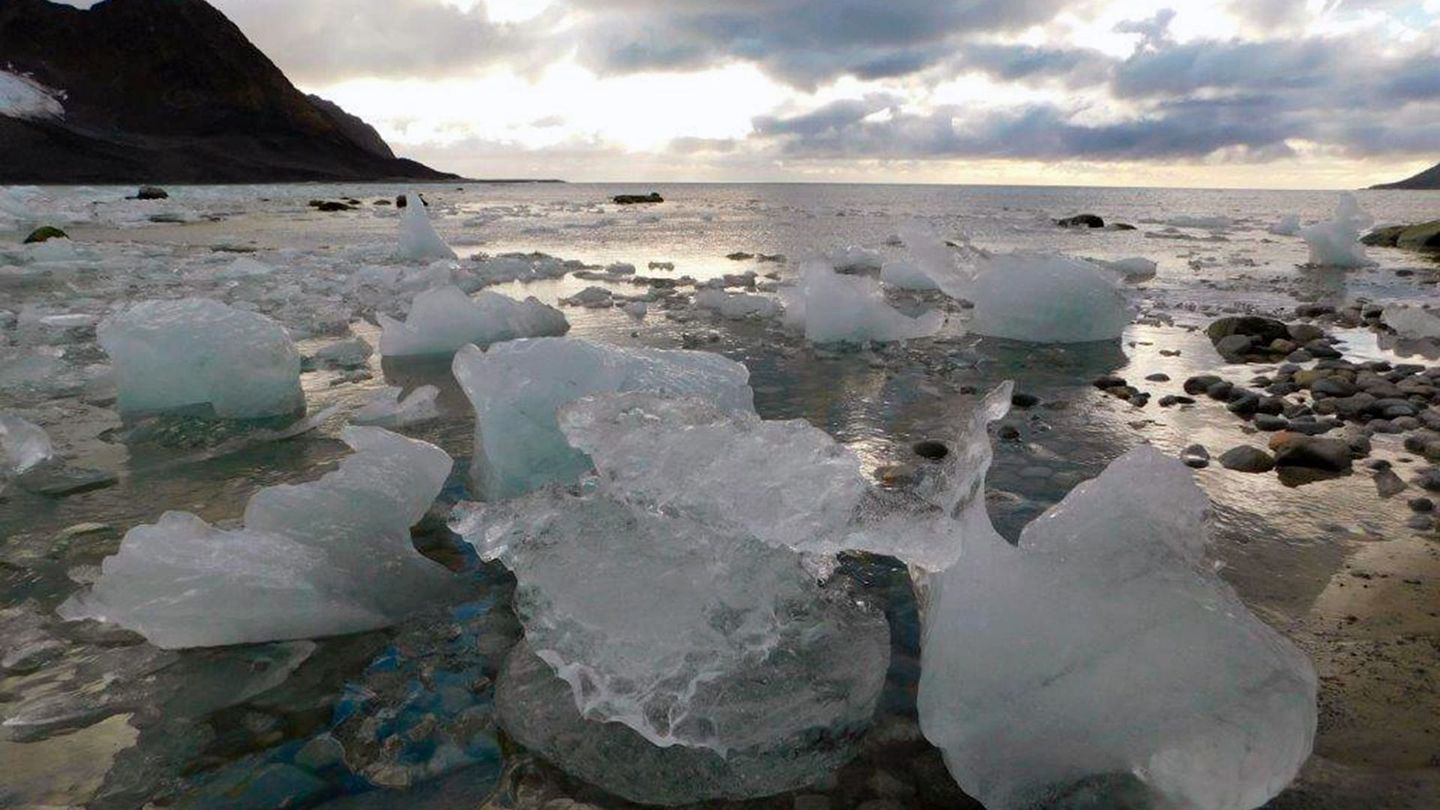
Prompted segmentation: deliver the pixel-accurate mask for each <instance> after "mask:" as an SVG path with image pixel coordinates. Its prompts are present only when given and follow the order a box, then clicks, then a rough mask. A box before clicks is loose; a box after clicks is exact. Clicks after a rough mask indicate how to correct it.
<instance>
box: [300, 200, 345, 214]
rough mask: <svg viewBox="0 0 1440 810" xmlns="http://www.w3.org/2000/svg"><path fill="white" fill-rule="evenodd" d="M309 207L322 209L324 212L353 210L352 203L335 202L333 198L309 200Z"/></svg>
mask: <svg viewBox="0 0 1440 810" xmlns="http://www.w3.org/2000/svg"><path fill="white" fill-rule="evenodd" d="M310 207H311V208H314V209H315V210H317V211H324V212H325V213H334V212H336V211H354V210H355V206H353V205H349V204H347V203H343V202H335V201H333V200H311V201H310Z"/></svg>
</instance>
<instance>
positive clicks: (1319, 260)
mask: <svg viewBox="0 0 1440 810" xmlns="http://www.w3.org/2000/svg"><path fill="white" fill-rule="evenodd" d="M1374 224H1375V218H1374V217H1372V216H1370V215H1369V214H1367V213H1365V211H1364V209H1362V208H1361V207H1360V202H1359V201H1358V200H1356V199H1355V195H1354V194H1351V193H1349V192H1344V193H1342V194H1341V195H1340V202H1339V204H1338V205H1337V206H1336V208H1335V218H1334V219H1331V220H1327V221H1325V222H1317V223H1315V224H1314V225H1310V226H1307V227H1305V228H1301V229H1300V238H1301V239H1304V240H1305V244H1307V245H1309V246H1310V264H1312V265H1314V266H1316V267H1370V266H1371V265H1373V264H1375V262H1374V261H1372V260H1371V259H1370V257H1369V256H1367V255H1366V254H1365V246H1364V245H1362V244H1360V234H1362V233H1364V232H1365V231H1366V230H1367V229H1368V228H1369V227H1370V226H1371V225H1374Z"/></svg>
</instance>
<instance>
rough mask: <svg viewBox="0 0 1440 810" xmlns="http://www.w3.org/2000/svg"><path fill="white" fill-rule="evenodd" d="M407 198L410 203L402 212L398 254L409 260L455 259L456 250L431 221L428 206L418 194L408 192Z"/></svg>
mask: <svg viewBox="0 0 1440 810" xmlns="http://www.w3.org/2000/svg"><path fill="white" fill-rule="evenodd" d="M405 199H406V202H407V203H408V205H406V206H405V210H403V211H401V212H400V248H399V251H398V253H397V254H396V255H397V256H398V257H399V258H401V259H406V260H409V261H430V260H434V259H454V258H455V251H453V250H451V249H450V246H449V245H447V244H445V240H443V239H441V238H440V234H438V233H436V232H435V226H434V225H432V224H431V223H430V214H429V209H428V207H427V206H425V205H424V204H423V203H421V201H420V198H419V196H418V195H416V194H406V195H405Z"/></svg>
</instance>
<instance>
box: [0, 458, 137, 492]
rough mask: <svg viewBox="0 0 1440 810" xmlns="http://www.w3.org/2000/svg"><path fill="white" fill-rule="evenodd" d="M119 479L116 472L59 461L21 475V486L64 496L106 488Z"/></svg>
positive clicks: (25, 488) (29, 490) (32, 490)
mask: <svg viewBox="0 0 1440 810" xmlns="http://www.w3.org/2000/svg"><path fill="white" fill-rule="evenodd" d="M118 480H119V479H118V478H116V477H115V475H114V473H108V472H105V471H104V470H92V469H87V468H84V467H70V466H67V465H65V464H63V463H61V462H58V461H53V460H52V461H48V462H45V463H42V464H39V465H37V466H35V467H33V468H31V469H30V470H28V471H27V472H25V473H24V474H22V475H21V476H20V478H19V479H18V481H17V483H18V484H19V485H20V488H21V489H23V490H25V491H27V492H32V493H34V494H36V495H44V496H46V497H50V498H64V497H66V496H67V495H78V494H80V493H82V492H89V491H91V490H95V489H104V488H105V487H108V486H111V485H112V484H114V483H115V482H116V481H118Z"/></svg>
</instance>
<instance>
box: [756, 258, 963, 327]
mask: <svg viewBox="0 0 1440 810" xmlns="http://www.w3.org/2000/svg"><path fill="white" fill-rule="evenodd" d="M781 295H782V299H783V300H784V303H785V323H786V324H787V325H789V326H790V327H792V328H795V329H799V330H803V331H804V333H805V339H806V340H808V341H810V342H812V343H841V342H844V343H870V342H872V341H873V342H877V343H887V342H891V341H898V340H910V339H912V338H921V337H929V336H931V335H934V334H935V333H937V332H939V331H940V329H941V327H943V326H944V325H945V313H943V312H940V311H931V312H926V313H925V314H923V315H920V316H918V317H914V318H912V317H910V316H908V315H906V314H904V313H903V312H900V311H899V310H896V309H894V308H893V307H891V306H890V305H889V304H888V303H886V301H885V294H884V292H883V291H882V290H881V289H880V282H879V281H877V280H875V279H873V278H870V277H868V276H858V275H846V274H842V273H837V272H835V269H834V268H833V267H832V266H831V265H830V263H829V262H827V261H823V260H816V259H812V260H809V261H806V262H803V263H802V264H801V268H800V281H799V283H798V284H797V285H796V286H794V287H789V288H785V289H784V290H782V291H781Z"/></svg>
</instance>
